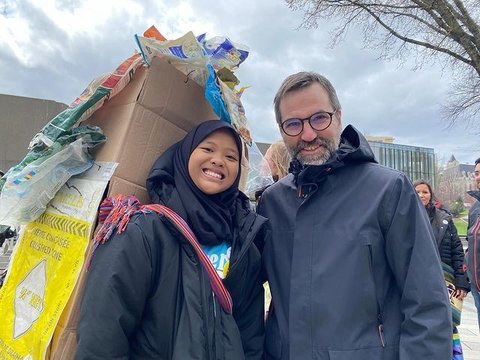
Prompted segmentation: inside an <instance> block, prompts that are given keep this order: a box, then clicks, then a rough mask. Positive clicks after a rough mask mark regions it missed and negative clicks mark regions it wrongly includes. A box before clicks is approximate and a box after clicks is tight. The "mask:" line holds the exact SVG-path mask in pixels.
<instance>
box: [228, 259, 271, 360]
mask: <svg viewBox="0 0 480 360" xmlns="http://www.w3.org/2000/svg"><path fill="white" fill-rule="evenodd" d="M255 251H256V250H255ZM258 256H259V255H258ZM255 263H256V264H257V265H255V266H252V265H253V262H252V264H249V265H248V267H249V269H251V270H250V271H249V273H248V276H247V279H246V281H247V284H248V286H246V288H245V290H246V291H245V293H244V299H245V300H244V301H242V303H241V304H240V306H238V307H237V308H234V318H235V321H236V323H237V326H238V329H239V330H240V336H241V338H242V345H243V351H244V353H245V359H246V360H260V359H262V358H263V343H264V334H265V327H264V315H265V310H264V309H265V307H264V288H263V284H262V278H261V266H260V261H256V262H255Z"/></svg>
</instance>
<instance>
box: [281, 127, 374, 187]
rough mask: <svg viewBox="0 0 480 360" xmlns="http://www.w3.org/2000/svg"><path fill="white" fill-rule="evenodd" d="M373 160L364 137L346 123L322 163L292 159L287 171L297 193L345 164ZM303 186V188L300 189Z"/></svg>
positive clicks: (314, 185)
mask: <svg viewBox="0 0 480 360" xmlns="http://www.w3.org/2000/svg"><path fill="white" fill-rule="evenodd" d="M366 162H374V163H376V162H377V161H376V160H375V156H374V155H373V152H372V149H371V148H370V146H369V145H368V142H367V140H366V139H365V137H364V136H363V135H362V134H361V133H360V132H359V131H358V130H357V129H355V127H353V126H352V125H348V126H347V127H346V128H345V129H344V130H343V132H342V134H341V136H340V145H339V146H338V149H337V150H336V151H335V152H334V153H333V155H332V156H331V157H330V159H329V160H328V161H327V162H325V163H324V164H322V165H306V166H304V165H302V164H301V163H300V162H299V161H298V160H297V159H293V160H292V162H291V164H290V169H289V171H290V172H291V173H293V175H294V180H295V183H296V185H297V187H298V189H299V195H301V194H302V193H304V192H305V191H306V192H308V193H310V192H311V191H312V190H314V189H316V187H317V184H318V183H319V182H320V181H322V180H323V179H324V178H325V177H326V176H327V175H330V174H332V173H334V172H335V171H336V170H337V169H339V168H341V167H343V166H345V165H346V164H354V163H366ZM302 188H303V189H302Z"/></svg>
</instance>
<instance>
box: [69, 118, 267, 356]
mask: <svg viewBox="0 0 480 360" xmlns="http://www.w3.org/2000/svg"><path fill="white" fill-rule="evenodd" d="M241 151H242V144H241V141H240V138H239V137H238V135H237V133H236V132H235V130H234V129H233V128H232V127H231V126H230V125H229V124H227V123H225V122H223V121H219V120H212V121H207V122H204V123H202V124H201V125H199V126H197V127H196V128H194V129H193V130H192V131H190V132H189V133H188V134H187V136H186V137H185V138H184V139H183V140H182V141H180V142H179V143H177V144H175V145H174V146H172V147H171V148H170V149H168V150H167V151H166V152H165V153H164V154H163V155H162V156H161V157H160V158H159V159H158V160H157V162H156V163H155V164H154V166H153V168H152V171H151V173H150V175H149V177H148V179H147V189H148V191H149V194H150V197H151V199H152V201H153V202H154V203H156V204H161V205H165V206H167V207H168V208H170V209H172V210H174V211H175V212H176V213H177V214H179V215H180V216H181V217H182V218H183V219H184V220H185V221H186V222H187V223H188V225H189V226H190V228H191V229H192V231H193V233H194V234H195V235H196V237H197V239H198V242H199V243H200V246H201V248H202V250H203V252H204V253H205V254H206V255H207V257H208V259H209V260H210V261H211V263H212V265H213V266H214V268H215V270H216V271H217V273H218V275H219V277H220V278H221V279H222V280H221V282H223V285H224V286H225V288H226V289H227V290H228V292H229V295H230V297H231V299H232V302H233V310H232V311H231V313H230V312H229V311H228V309H227V310H226V309H225V308H224V307H222V304H221V303H220V302H219V298H218V297H217V296H216V295H215V292H214V291H212V287H211V285H210V281H209V276H208V275H207V273H206V271H205V269H204V267H205V266H204V265H202V262H201V261H200V258H199V255H198V253H197V252H196V251H195V250H194V248H193V246H192V244H191V243H189V242H188V241H187V240H186V238H185V237H184V236H183V235H182V234H181V233H180V232H179V231H178V229H176V228H175V226H172V224H171V223H169V222H168V221H167V220H166V218H165V216H162V215H159V214H157V213H137V214H135V215H133V216H132V217H131V218H130V221H129V223H128V226H127V228H126V230H125V231H124V232H123V233H121V234H119V235H115V236H114V237H113V238H112V239H110V240H109V241H108V242H107V243H105V245H100V246H99V247H98V249H97V250H96V252H95V256H94V257H93V262H92V266H91V269H90V273H89V278H88V282H87V285H86V290H85V295H84V300H83V304H82V308H81V314H80V320H79V326H78V348H77V354H76V359H178V360H180V359H181V360H185V359H212V360H213V359H215V360H216V359H229V360H236V359H239V360H241V359H261V357H262V351H263V287H262V279H261V274H260V269H261V266H260V265H261V264H260V253H259V251H258V249H257V248H256V246H255V244H254V242H255V241H257V240H260V241H262V240H261V239H260V237H262V236H263V234H264V231H263V229H264V224H265V222H266V220H265V219H264V218H262V217H260V216H258V215H256V214H255V213H254V212H252V211H251V210H250V208H249V202H248V198H247V197H246V196H245V195H244V194H243V193H241V192H240V191H239V189H238V184H239V179H240V159H241V155H242V153H241Z"/></svg>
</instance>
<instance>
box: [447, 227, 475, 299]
mask: <svg viewBox="0 0 480 360" xmlns="http://www.w3.org/2000/svg"><path fill="white" fill-rule="evenodd" d="M448 231H449V233H450V240H451V241H450V246H451V254H452V268H453V271H454V272H455V287H457V288H460V289H463V290H466V291H470V284H469V282H468V278H467V274H466V273H465V271H464V270H463V264H464V262H465V253H464V252H463V245H462V241H461V240H460V238H459V236H458V232H457V228H456V226H455V224H454V223H453V221H452V220H450V221H449V224H448Z"/></svg>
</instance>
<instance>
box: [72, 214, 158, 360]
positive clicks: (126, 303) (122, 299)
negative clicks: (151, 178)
mask: <svg viewBox="0 0 480 360" xmlns="http://www.w3.org/2000/svg"><path fill="white" fill-rule="evenodd" d="M151 268H152V267H151V256H150V249H149V246H148V243H147V241H146V239H145V235H144V233H143V232H142V231H141V230H140V228H139V227H138V225H137V224H135V223H132V222H131V223H130V224H129V225H128V227H127V229H126V231H125V232H124V233H122V234H120V235H115V236H114V237H112V238H111V239H109V240H108V242H107V243H105V244H104V245H100V246H99V247H98V248H97V250H96V251H95V252H94V254H93V258H92V265H91V268H90V270H89V273H88V278H87V283H86V287H85V293H84V297H83V302H82V306H81V310H80V318H79V322H78V331H77V341H78V346H77V353H76V357H75V359H77V360H81V359H89V360H96V359H98V360H100V359H129V358H130V354H129V352H130V350H129V349H130V346H129V338H131V337H132V335H133V334H134V330H135V328H136V327H137V325H138V324H139V322H140V319H141V315H142V311H143V308H144V305H145V301H146V299H147V297H148V293H149V289H150V288H151V277H152V271H151Z"/></svg>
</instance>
